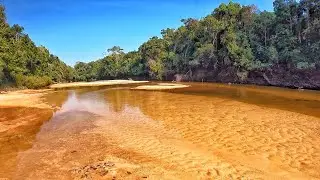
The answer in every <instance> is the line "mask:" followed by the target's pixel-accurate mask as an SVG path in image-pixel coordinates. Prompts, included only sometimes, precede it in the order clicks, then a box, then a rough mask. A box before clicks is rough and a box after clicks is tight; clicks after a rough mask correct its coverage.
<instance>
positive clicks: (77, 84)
mask: <svg viewBox="0 0 320 180" xmlns="http://www.w3.org/2000/svg"><path fill="white" fill-rule="evenodd" d="M147 82H149V81H133V80H105V81H95V82H75V83H60V84H53V85H51V86H50V88H51V89H62V88H72V87H73V88H76V87H97V86H111V85H125V84H141V83H147Z"/></svg>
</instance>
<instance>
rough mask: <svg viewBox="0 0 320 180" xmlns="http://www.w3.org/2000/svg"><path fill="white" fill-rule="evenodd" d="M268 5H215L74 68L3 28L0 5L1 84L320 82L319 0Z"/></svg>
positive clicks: (20, 33) (13, 30) (289, 0)
mask: <svg viewBox="0 0 320 180" xmlns="http://www.w3.org/2000/svg"><path fill="white" fill-rule="evenodd" d="M273 5H274V11H273V12H267V11H262V12H261V11H259V10H258V9H257V8H256V7H255V6H242V5H240V4H238V3H233V2H229V3H228V4H221V5H220V6H219V7H218V8H216V9H215V10H214V11H213V12H212V13H211V14H210V15H208V16H206V17H204V18H202V19H193V18H189V19H183V20H182V23H183V25H182V26H181V27H179V28H177V29H164V30H162V31H161V34H162V37H152V38H151V39H149V40H148V41H147V42H145V43H143V44H142V45H141V46H140V47H139V49H138V51H133V52H128V53H125V52H124V51H123V50H122V49H121V47H119V46H114V47H112V48H111V49H109V50H108V55H106V56H105V57H104V58H102V59H99V60H97V61H93V62H90V63H84V62H78V63H77V64H76V65H75V67H74V69H72V68H70V67H68V66H66V65H65V64H64V63H62V62H61V61H60V60H59V59H58V58H57V57H56V56H53V55H51V54H50V53H49V51H48V50H47V49H45V48H44V47H36V46H35V45H34V43H33V42H32V41H31V40H30V39H29V37H28V36H27V35H26V34H24V33H23V28H22V27H20V26H18V25H14V26H12V27H10V26H9V25H8V24H7V23H6V19H5V15H4V9H3V7H1V11H0V12H1V14H0V17H1V19H0V23H1V24H0V42H1V47H0V83H8V82H14V83H15V84H17V85H21V86H27V87H33V86H34V85H29V84H34V83H30V82H31V81H34V80H36V79H38V81H39V83H40V84H41V86H42V85H46V84H49V83H51V81H55V82H61V81H71V80H77V81H94V80H103V79H114V78H129V77H131V78H134V77H136V78H138V77H139V78H146V79H158V80H177V81H180V80H184V81H218V82H236V83H255V84H264V85H276V86H290V87H307V88H320V1H319V0H300V1H299V2H297V1H296V0H275V1H274V2H273ZM40 77H44V78H43V81H42V80H41V78H40ZM40 81H41V82H40ZM36 84H37V83H36Z"/></svg>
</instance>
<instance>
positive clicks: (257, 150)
mask: <svg viewBox="0 0 320 180" xmlns="http://www.w3.org/2000/svg"><path fill="white" fill-rule="evenodd" d="M310 97H311V95H310ZM310 97H308V98H310ZM315 98H317V97H315ZM315 107H318V106H315ZM5 112H7V113H5ZM5 112H4V113H3V116H4V117H7V118H6V119H7V120H8V121H9V120H10V119H12V120H14V119H17V118H26V119H27V117H24V116H23V114H25V113H28V112H31V114H35V113H34V111H17V113H18V114H20V115H19V117H11V116H8V114H10V113H8V111H5ZM34 116H35V117H37V116H36V115H34ZM41 116H44V115H41ZM31 125H32V124H31ZM32 127H33V126H32ZM34 127H37V126H34ZM29 128H30V129H34V128H31V127H29ZM37 128H39V126H38V127H37ZM37 128H35V129H37ZM18 132H20V131H18ZM23 132H24V133H23ZM25 132H26V130H23V131H21V132H20V133H19V134H21V135H22V137H24V136H27V137H29V138H31V137H34V136H31V135H26V134H28V133H25ZM319 132H320V119H319V117H316V116H309V115H305V114H301V113H297V112H290V111H287V110H281V109H275V108H270V107H265V106H258V105H254V104H247V103H244V102H239V101H235V100H233V99H226V98H221V97H213V96H205V95H186V94H180V93H168V92H158V91H131V90H129V89H127V90H126V89H122V90H119V89H118V90H112V89H110V90H106V91H92V92H85V91H83V92H82V91H81V92H80V91H79V92H78V91H77V92H75V94H72V95H69V99H68V100H67V101H66V102H65V104H64V105H63V106H62V107H61V110H60V111H58V112H57V113H56V114H55V115H54V116H53V118H52V119H51V120H50V121H48V122H47V123H45V124H44V125H43V126H42V127H41V129H40V130H39V129H38V133H37V136H36V137H37V138H35V139H34V140H33V142H32V146H28V148H27V149H26V148H22V149H23V151H21V152H20V153H19V155H18V156H17V154H15V153H13V154H12V155H11V156H9V152H10V150H11V151H13V149H15V148H14V146H13V145H14V143H11V144H10V143H4V144H5V145H6V146H3V147H7V148H6V150H5V151H0V153H1V154H0V166H1V167H4V168H2V169H0V178H1V177H10V178H13V179H21V178H23V179H48V178H52V179H112V178H114V177H116V178H117V179H290V180H291V179H319V178H320V134H319ZM29 134H30V133H29ZM8 136H9V137H8ZM11 136H13V134H10V133H9V131H7V132H5V133H1V132H0V140H1V142H10V141H8V139H10V137H11ZM29 138H28V139H29ZM22 139H23V138H22ZM14 142H16V143H18V144H16V145H17V147H19V148H21V142H19V141H14ZM22 142H23V141H22ZM8 145H9V146H8ZM13 152H16V151H13ZM1 158H2V159H5V160H6V161H3V162H2V161H1V160H2V159H1ZM9 160H10V161H9ZM5 162H6V163H5ZM10 162H11V163H10ZM13 162H19V163H18V165H17V164H16V163H13ZM6 164H9V165H10V166H8V167H7V166H6ZM14 165H16V166H14ZM6 172H7V173H8V174H9V173H10V172H11V176H10V175H8V174H6ZM12 172H15V173H12ZM6 175H7V176H6Z"/></svg>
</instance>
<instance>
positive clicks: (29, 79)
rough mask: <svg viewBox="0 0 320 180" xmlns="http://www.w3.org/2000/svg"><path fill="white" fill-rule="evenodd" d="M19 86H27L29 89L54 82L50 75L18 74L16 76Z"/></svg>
mask: <svg viewBox="0 0 320 180" xmlns="http://www.w3.org/2000/svg"><path fill="white" fill-rule="evenodd" d="M15 82H16V86H17V87H27V88H29V89H39V88H42V87H46V86H49V85H50V84H52V80H51V78H50V77H48V76H42V77H40V76H25V75H22V74H18V75H16V76H15Z"/></svg>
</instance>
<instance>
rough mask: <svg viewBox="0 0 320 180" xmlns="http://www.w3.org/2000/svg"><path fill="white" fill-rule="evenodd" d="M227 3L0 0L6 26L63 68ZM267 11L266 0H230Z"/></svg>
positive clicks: (134, 43) (269, 7)
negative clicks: (63, 64)
mask: <svg viewBox="0 0 320 180" xmlns="http://www.w3.org/2000/svg"><path fill="white" fill-rule="evenodd" d="M228 1H229V0H2V2H4V4H5V6H6V13H7V18H8V21H9V23H10V24H11V25H12V24H19V25H22V26H23V27H24V28H25V32H26V33H28V34H29V36H30V37H31V38H32V40H33V41H35V43H36V44H37V45H44V46H46V47H47V48H48V49H49V50H50V51H51V53H53V54H55V55H57V56H59V57H60V59H62V60H63V61H64V62H66V63H67V64H69V65H74V64H75V63H76V62H77V61H84V62H88V61H92V60H96V59H98V58H101V57H102V56H103V52H105V50H106V49H108V48H110V47H112V46H113V45H119V46H121V47H122V48H123V49H124V50H125V51H131V50H136V49H137V48H138V47H139V46H140V45H141V44H142V43H143V42H145V41H146V40H148V39H149V38H150V37H152V36H158V35H160V30H161V29H165V28H176V27H179V26H180V25H181V23H180V20H181V19H183V18H188V17H193V18H201V17H204V16H206V15H207V14H209V13H211V12H212V10H213V9H214V8H216V7H217V6H218V5H219V4H220V3H222V2H228ZM234 2H240V3H241V4H255V5H257V6H258V8H259V9H261V10H272V0H234Z"/></svg>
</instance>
